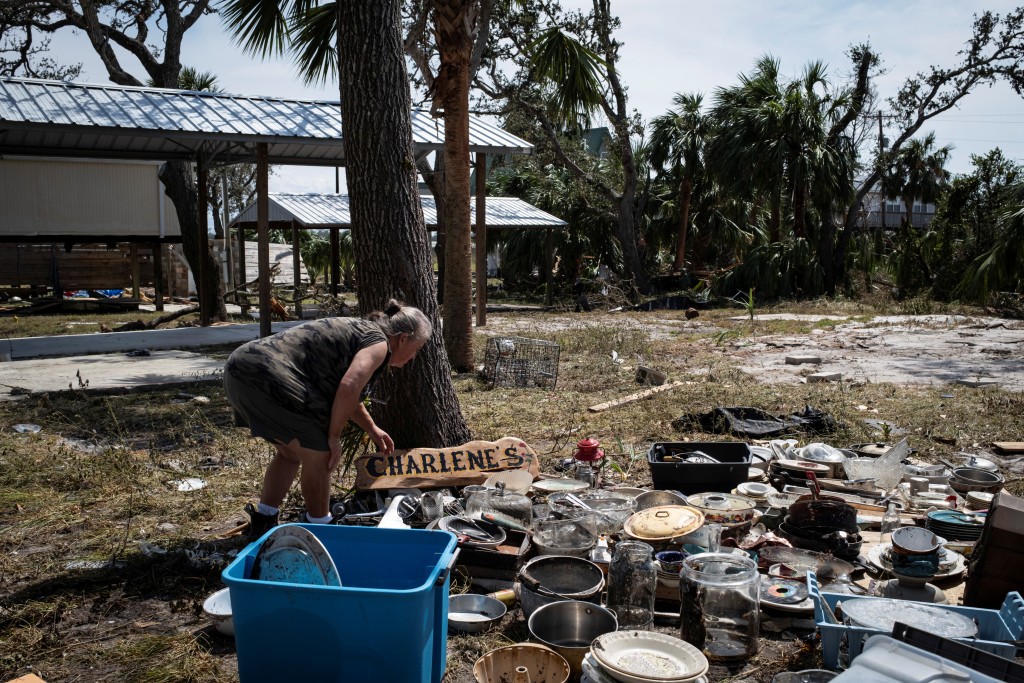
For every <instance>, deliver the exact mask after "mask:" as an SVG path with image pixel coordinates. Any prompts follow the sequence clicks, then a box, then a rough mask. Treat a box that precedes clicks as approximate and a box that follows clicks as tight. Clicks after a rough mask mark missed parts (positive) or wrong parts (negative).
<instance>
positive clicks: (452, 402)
mask: <svg viewBox="0 0 1024 683" xmlns="http://www.w3.org/2000/svg"><path fill="white" fill-rule="evenodd" d="M338 5H339V11H338V15H339V19H340V21H339V37H340V40H339V46H340V50H339V53H340V54H339V57H340V59H339V61H340V65H339V75H340V81H341V96H342V97H341V114H342V124H343V128H344V131H345V152H346V156H347V158H348V163H347V173H346V174H345V175H346V179H347V183H348V190H349V195H350V196H351V198H352V237H353V242H354V249H355V257H356V280H357V282H358V283H359V303H360V308H363V309H364V310H375V309H381V308H383V307H384V305H385V304H386V303H387V300H388V299H389V298H390V297H392V296H395V297H398V298H402V299H404V300H405V301H406V302H408V303H410V304H412V305H414V306H417V307H418V308H420V309H421V310H422V311H423V312H424V313H425V314H426V315H427V317H428V318H429V319H430V320H432V321H434V333H433V336H432V337H431V338H430V340H429V341H428V342H427V343H426V345H425V346H424V347H423V349H422V350H421V351H420V353H419V354H418V355H417V356H416V358H415V359H414V360H413V361H412V362H411V363H409V364H408V365H407V366H406V367H404V368H402V369H400V370H397V371H395V373H394V374H393V375H392V374H387V375H386V376H385V377H384V378H383V381H382V382H380V383H379V385H378V386H379V387H380V390H379V394H380V396H379V398H381V399H383V400H386V401H387V402H386V403H383V404H382V403H375V404H374V405H373V407H372V408H371V410H372V412H373V414H374V418H375V419H376V420H377V421H378V423H379V424H380V425H381V427H382V428H383V429H385V430H386V431H387V432H388V433H389V434H390V435H391V437H392V438H393V439H394V441H395V444H396V445H397V446H399V447H417V446H420V447H430V448H438V447H444V446H453V445H458V444H461V443H465V442H467V441H468V440H469V437H470V433H469V429H468V428H467V427H466V422H465V419H464V418H463V417H462V412H461V410H460V408H459V401H458V397H457V396H456V394H455V388H454V386H453V385H452V381H451V366H450V365H449V364H448V357H447V355H446V354H445V352H444V345H443V340H442V337H441V328H440V325H439V324H438V322H439V321H438V306H437V295H436V287H435V285H434V277H433V271H432V268H431V259H430V242H429V240H428V239H427V231H426V229H425V228H424V226H423V211H422V209H421V207H420V201H419V194H418V192H417V189H416V172H415V169H416V163H415V154H414V150H413V143H412V117H411V105H412V101H411V97H410V94H409V80H408V74H407V72H406V66H405V58H404V53H403V48H402V37H401V20H402V13H401V10H402V2H401V0H377V1H376V2H363V1H362V0H343V1H341V2H339V3H338Z"/></svg>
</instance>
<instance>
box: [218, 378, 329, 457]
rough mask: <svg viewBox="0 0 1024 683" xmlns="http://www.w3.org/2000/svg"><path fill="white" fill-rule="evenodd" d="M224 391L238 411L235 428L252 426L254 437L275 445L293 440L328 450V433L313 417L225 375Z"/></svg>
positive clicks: (314, 447)
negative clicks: (285, 405) (286, 406)
mask: <svg viewBox="0 0 1024 683" xmlns="http://www.w3.org/2000/svg"><path fill="white" fill-rule="evenodd" d="M224 391H225V393H226V394H227V396H228V400H229V401H231V405H232V406H234V409H235V426H236V427H248V428H249V431H250V432H251V433H252V435H253V436H257V437H259V438H261V439H266V440H267V441H269V442H270V443H272V444H278V443H281V444H287V443H291V442H292V440H293V439H298V440H299V445H301V446H302V447H303V448H309V449H311V450H314V451H328V450H330V447H329V446H328V445H327V431H326V429H324V427H323V425H321V424H320V423H319V422H318V421H317V420H315V419H313V418H312V417H310V416H309V415H304V414H302V413H297V412H295V411H293V410H291V409H289V408H285V407H283V406H281V405H280V404H279V403H276V402H275V401H274V400H273V399H271V398H270V397H269V396H267V395H266V394H265V393H264V392H263V391H261V390H260V389H258V388H255V387H252V386H250V385H248V384H245V383H244V382H242V381H241V380H239V379H238V378H237V377H234V376H233V375H232V374H231V373H230V372H227V371H225V372H224Z"/></svg>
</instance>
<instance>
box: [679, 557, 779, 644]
mask: <svg viewBox="0 0 1024 683" xmlns="http://www.w3.org/2000/svg"><path fill="white" fill-rule="evenodd" d="M758 583H759V575H758V573H757V563H756V562H754V561H753V560H752V559H750V558H749V557H747V556H746V555H738V554H733V553H699V554H697V555H691V556H690V557H687V558H686V559H685V560H683V570H682V573H681V574H680V580H679V602H680V608H679V609H680V614H679V616H680V620H681V626H680V634H681V636H682V638H683V640H685V641H687V642H688V643H691V644H693V645H695V646H697V647H699V648H701V649H702V650H703V651H704V655H705V656H706V657H707V658H708V659H709V660H711V661H715V662H729V661H736V660H741V659H747V658H748V657H751V656H753V655H755V654H757V649H758V636H759V629H760V626H761V624H760V621H761V620H760V600H759V595H758Z"/></svg>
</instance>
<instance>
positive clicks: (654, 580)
mask: <svg viewBox="0 0 1024 683" xmlns="http://www.w3.org/2000/svg"><path fill="white" fill-rule="evenodd" d="M657 587H658V570H657V567H656V566H655V564H654V548H652V547H651V546H649V545H648V544H646V543H641V542H640V541H619V542H618V543H616V544H615V550H614V552H613V553H612V561H611V563H610V564H609V566H608V609H610V610H611V611H613V612H615V616H616V618H617V619H618V622H619V630H620V631H626V630H631V629H642V630H647V629H649V628H650V627H651V624H653V623H654V592H655V590H656V589H657Z"/></svg>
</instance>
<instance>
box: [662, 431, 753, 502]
mask: <svg viewBox="0 0 1024 683" xmlns="http://www.w3.org/2000/svg"><path fill="white" fill-rule="evenodd" d="M694 451H701V452H703V453H707V454H708V455H710V456H711V457H713V458H714V459H715V460H718V461H719V462H718V463H688V462H672V461H671V460H668V461H666V460H665V458H666V457H667V458H672V457H674V456H680V455H682V456H685V455H686V454H687V453H693V452H694ZM750 459H751V455H750V447H749V446H748V445H747V444H745V443H743V442H742V441H714V442H703V443H702V442H684V443H655V444H653V445H652V446H651V448H650V450H649V451H648V452H647V463H648V465H650V467H651V479H652V480H653V482H654V488H656V489H675V490H677V491H679V492H680V493H683V494H685V495H688V496H689V495H692V494H694V493H708V492H712V491H721V492H725V493H728V492H729V491H731V490H733V489H734V488H736V487H737V486H738V485H740V484H742V483H743V482H745V481H747V477H748V475H749V473H750Z"/></svg>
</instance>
